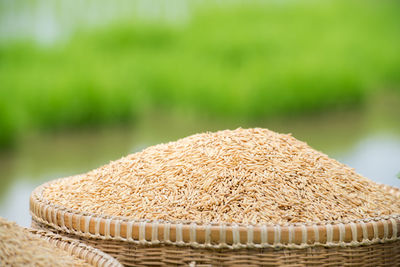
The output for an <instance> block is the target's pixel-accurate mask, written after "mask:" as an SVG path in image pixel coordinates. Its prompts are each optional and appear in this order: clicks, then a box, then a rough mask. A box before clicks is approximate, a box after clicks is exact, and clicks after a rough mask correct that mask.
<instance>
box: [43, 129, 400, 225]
mask: <svg viewBox="0 0 400 267" xmlns="http://www.w3.org/2000/svg"><path fill="white" fill-rule="evenodd" d="M43 194H44V197H45V198H46V199H48V200H50V201H51V202H52V203H53V204H57V205H61V206H64V207H67V208H70V209H75V210H79V211H81V212H89V213H95V214H105V215H113V216H127V217H131V218H135V219H149V220H156V219H159V220H167V221H196V222H203V223H206V222H226V223H253V224H255V223H264V222H267V223H287V222H290V223H291V222H320V221H326V220H354V219H361V218H368V217H378V216H383V215H389V214H399V213H400V199H399V198H398V197H396V196H395V195H393V194H391V193H389V192H387V191H386V190H384V189H382V188H381V187H380V186H379V185H378V184H376V183H375V182H373V181H371V180H369V179H367V178H365V177H363V176H361V175H359V174H357V173H356V172H355V171H354V169H352V168H349V167H348V166H346V165H344V164H342V163H339V162H338V161H336V160H334V159H331V158H329V157H328V156H327V155H325V154H323V153H321V152H319V151H316V150H314V149H312V148H311V147H310V146H308V145H307V144H306V143H304V142H301V141H299V140H297V139H295V138H294V137H292V136H291V135H290V134H279V133H276V132H273V131H270V130H267V129H260V128H255V129H241V128H239V129H236V130H224V131H219V132H215V133H210V132H207V133H202V134H196V135H192V136H189V137H186V138H183V139H180V140H178V141H176V142H170V143H166V144H160V145H156V146H152V147H149V148H147V149H144V150H143V151H141V152H138V153H135V154H131V155H128V156H126V157H124V158H121V159H120V160H117V161H114V162H111V163H109V164H107V165H105V166H103V167H101V168H98V169H96V170H93V171H90V172H88V173H87V174H84V175H80V176H75V177H70V178H68V179H63V180H60V181H59V182H56V183H54V184H52V185H51V186H49V187H47V188H46V189H45V190H44V193H43Z"/></svg>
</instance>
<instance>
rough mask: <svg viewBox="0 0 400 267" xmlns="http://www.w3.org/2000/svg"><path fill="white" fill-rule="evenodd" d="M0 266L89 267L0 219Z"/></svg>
mask: <svg viewBox="0 0 400 267" xmlns="http://www.w3.org/2000/svg"><path fill="white" fill-rule="evenodd" d="M0 266H38V267H40V266H43V267H46V266H77V267H78V266H81V267H85V266H90V265H89V264H87V263H85V262H84V261H83V260H81V259H79V258H76V257H73V256H70V255H69V254H68V253H67V252H66V251H64V250H61V249H59V248H57V247H55V246H53V245H51V244H50V243H49V242H47V241H45V240H42V239H40V237H37V236H35V235H34V234H32V233H30V232H28V231H27V230H26V229H23V228H21V227H19V226H18V225H16V224H15V223H12V222H8V221H6V220H5V219H3V218H1V217H0Z"/></svg>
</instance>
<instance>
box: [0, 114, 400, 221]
mask: <svg viewBox="0 0 400 267" xmlns="http://www.w3.org/2000/svg"><path fill="white" fill-rule="evenodd" d="M391 114H396V113H391ZM397 114H398V112H397ZM367 118H370V119H367ZM372 118H375V119H372ZM390 118H391V116H390V115H388V116H382V117H379V118H378V117H375V116H370V115H368V116H366V114H365V113H362V112H360V111H356V112H352V111H350V112H338V113H334V114H326V115H321V116H308V117H303V118H292V119H291V118H281V119H275V120H269V121H265V122H252V123H250V122H229V121H216V120H202V119H199V118H197V119H195V120H193V119H185V118H179V119H176V120H174V119H170V118H160V116H157V118H154V119H148V120H143V121H142V122H141V123H140V124H139V125H137V126H135V128H124V127H114V128H107V129H98V130H87V131H79V132H61V133H58V134H52V135H50V134H48V135H38V136H31V137H29V138H27V139H26V140H25V141H24V142H23V144H21V146H19V148H18V149H16V150H15V151H14V152H9V153H3V154H0V174H1V179H0V216H2V217H5V218H8V219H10V220H14V221H16V222H17V223H19V224H21V225H23V226H29V225H30V215H29V210H28V208H29V206H28V203H29V195H30V193H31V191H32V190H33V189H34V188H35V187H36V186H38V185H40V184H42V183H44V182H46V181H49V180H52V179H56V178H60V177H65V176H69V175H75V174H79V173H83V172H87V171H89V170H91V169H94V168H97V167H99V166H101V165H103V164H107V163H108V162H109V161H110V160H116V159H118V158H120V157H122V156H125V155H127V154H129V153H133V152H136V151H139V150H141V149H143V148H145V147H147V146H149V145H154V144H157V143H160V142H167V141H173V140H176V139H178V138H181V137H184V136H187V135H190V134H194V133H197V132H202V131H208V130H209V131H215V130H218V129H226V128H231V129H232V128H236V127H239V126H243V127H256V126H257V127H266V128H269V129H272V130H275V131H278V132H283V133H288V132H290V133H292V134H293V135H294V136H295V137H297V138H298V139H300V140H303V141H306V142H308V143H309V144H310V145H311V146H313V147H314V148H316V149H318V150H321V151H323V152H324V153H326V154H328V155H329V156H331V157H334V158H336V159H338V160H339V161H341V162H344V163H346V164H348V165H349V166H351V167H354V168H355V169H356V171H358V172H359V173H361V174H363V175H365V176H366V177H368V178H370V179H372V180H374V181H376V182H379V183H385V184H389V185H392V186H397V187H400V179H399V178H397V177H396V175H397V174H398V173H399V172H400V127H399V125H396V124H395V123H393V120H396V119H397V118H396V117H392V119H390ZM371 119H372V120H371ZM374 120H376V121H375V123H374Z"/></svg>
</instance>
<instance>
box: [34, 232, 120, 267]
mask: <svg viewBox="0 0 400 267" xmlns="http://www.w3.org/2000/svg"><path fill="white" fill-rule="evenodd" d="M28 230H29V232H31V233H32V234H34V235H36V236H38V237H40V238H42V239H44V240H46V241H48V242H49V243H50V244H52V245H54V246H56V247H58V248H60V249H62V250H65V251H67V252H68V253H69V254H70V255H73V256H76V257H77V258H79V259H82V260H84V261H85V262H87V263H89V264H90V265H92V266H96V267H122V265H121V263H119V262H118V261H117V260H116V259H114V258H113V257H111V256H110V255H107V254H106V253H104V252H102V251H100V250H98V249H95V248H93V247H90V246H88V245H85V244H83V243H81V242H78V241H77V240H76V239H72V238H67V237H65V236H61V235H58V234H55V233H52V232H49V231H44V230H39V229H28Z"/></svg>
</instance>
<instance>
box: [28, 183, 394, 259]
mask: <svg viewBox="0 0 400 267" xmlns="http://www.w3.org/2000/svg"><path fill="white" fill-rule="evenodd" d="M50 183H51V182H50ZM48 185H49V183H47V184H44V185H42V186H40V187H38V188H36V189H35V190H34V192H33V193H32V195H31V201H30V211H31V215H32V220H33V222H32V226H33V227H36V228H39V229H46V230H51V231H53V232H56V233H58V234H61V235H64V236H69V237H73V238H76V239H80V240H82V241H83V242H85V243H86V244H89V245H91V246H93V247H96V248H98V249H100V250H102V251H104V252H106V253H108V254H110V255H112V256H114V257H116V258H117V259H118V260H119V261H120V262H121V263H122V264H124V265H126V266H148V265H158V266H163V265H186V266H187V265H191V266H204V265H214V266H221V265H223V266H234V265H251V266H277V265H284V266H313V265H315V266H343V265H345V266H400V231H398V229H399V227H400V215H391V216H386V217H380V218H369V219H365V220H357V221H347V222H345V221H342V222H338V221H335V222H324V223H319V224H312V223H309V224H287V225H269V224H266V225H239V224H230V225H229V224H209V225H201V224H196V223H193V222H180V223H177V222H162V221H151V222H150V221H134V220H132V219H129V218H124V217H109V216H104V215H96V214H88V213H81V212H79V211H75V210H69V209H66V208H64V207H60V206H56V205H52V204H50V203H49V202H48V201H47V200H46V199H44V198H43V196H42V191H43V189H44V188H45V187H46V186H48ZM384 187H385V188H386V189H387V190H390V191H391V192H392V193H395V194H397V195H398V196H399V199H400V191H399V189H395V188H392V187H388V186H384Z"/></svg>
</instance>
